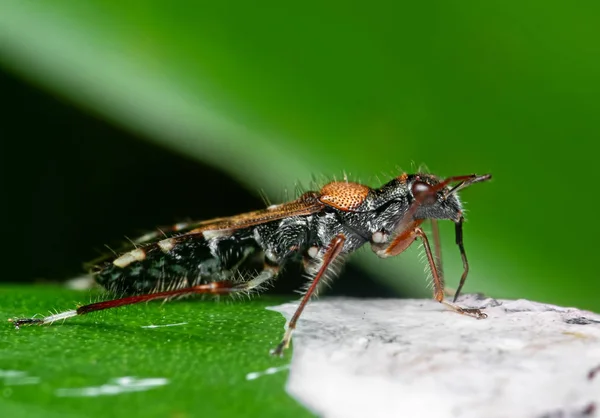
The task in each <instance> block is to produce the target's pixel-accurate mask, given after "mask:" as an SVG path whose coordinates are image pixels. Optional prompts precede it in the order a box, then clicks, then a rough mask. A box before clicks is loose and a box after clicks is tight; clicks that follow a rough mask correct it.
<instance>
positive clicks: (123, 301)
mask: <svg viewBox="0 0 600 418" xmlns="http://www.w3.org/2000/svg"><path fill="white" fill-rule="evenodd" d="M278 273H279V268H278V267H271V266H266V265H265V269H264V270H263V271H262V272H261V273H260V274H258V275H257V276H256V277H255V278H253V279H251V280H249V281H246V282H243V283H237V282H232V281H229V280H223V281H218V282H211V283H204V284H200V285H196V286H191V287H185V288H181V289H175V290H169V291H165V292H156V293H149V294H144V295H136V296H128V297H124V298H119V299H112V300H107V301H104V302H96V303H91V304H89V305H84V306H80V307H79V308H77V309H72V310H69V311H64V312H60V313H57V314H54V315H49V316H46V317H44V318H17V319H9V321H10V322H12V323H13V324H14V326H15V327H16V328H19V327H20V326H21V325H46V324H52V323H53V322H56V321H59V320H64V319H67V318H72V317H74V316H79V315H85V314H88V313H91V312H97V311H103V310H105V309H112V308H118V307H121V306H126V305H133V304H136V303H142V302H149V301H151V300H161V299H162V300H166V299H172V298H178V297H185V296H192V295H198V294H212V295H225V294H231V293H238V292H247V291H250V290H252V289H254V288H256V287H258V286H260V285H261V284H262V283H264V282H266V281H268V280H271V279H273V278H274V277H275V276H277V274H278Z"/></svg>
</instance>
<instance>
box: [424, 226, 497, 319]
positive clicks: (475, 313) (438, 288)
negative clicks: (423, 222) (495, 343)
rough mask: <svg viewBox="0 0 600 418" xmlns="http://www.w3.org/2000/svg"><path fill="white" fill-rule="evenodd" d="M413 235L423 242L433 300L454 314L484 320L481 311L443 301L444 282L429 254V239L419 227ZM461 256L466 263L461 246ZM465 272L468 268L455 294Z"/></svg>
mask: <svg viewBox="0 0 600 418" xmlns="http://www.w3.org/2000/svg"><path fill="white" fill-rule="evenodd" d="M414 234H415V237H419V238H421V240H422V241H423V248H425V254H427V260H428V261H429V267H430V269H431V274H432V276H433V286H434V297H435V299H436V300H437V301H438V302H440V303H443V304H444V305H446V306H447V307H449V308H450V309H452V310H453V311H456V312H458V313H460V314H464V315H469V316H472V317H474V318H477V319H483V318H486V317H487V315H486V314H484V313H483V312H481V310H479V309H475V308H461V307H460V306H458V305H456V304H455V303H451V302H448V301H446V300H444V280H443V278H442V277H441V276H440V275H439V272H438V269H437V266H436V264H435V260H434V258H433V254H432V252H431V247H430V246H429V239H428V238H427V235H426V234H425V232H424V231H423V230H422V229H421V228H420V227H419V228H416V229H415V231H414ZM461 236H462V235H461ZM457 240H458V239H457ZM461 254H463V261H464V262H466V256H464V248H462V246H461ZM467 266H468V265H467ZM467 272H468V268H467V269H466V270H465V272H464V273H463V276H462V278H461V284H460V286H459V288H458V290H457V293H456V294H458V292H459V291H460V289H461V287H462V285H463V283H464V279H466V274H467ZM455 299H456V298H455Z"/></svg>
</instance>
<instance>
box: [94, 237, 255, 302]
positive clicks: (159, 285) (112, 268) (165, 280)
mask: <svg viewBox="0 0 600 418" xmlns="http://www.w3.org/2000/svg"><path fill="white" fill-rule="evenodd" d="M214 240H218V241H217V242H215V241H214ZM256 246H257V245H256V242H255V241H253V240H248V239H243V237H240V234H236V235H232V236H230V237H225V238H212V239H210V240H206V239H205V238H204V237H203V236H202V235H201V234H194V235H182V236H179V237H173V238H166V239H163V240H161V241H158V242H155V243H152V244H148V245H145V246H143V247H139V248H136V249H134V250H132V251H129V252H127V253H124V254H122V255H121V256H119V257H117V258H115V259H114V260H112V261H110V262H107V263H106V264H105V265H104V266H102V267H100V269H99V270H98V271H97V272H96V276H95V279H96V282H97V283H98V284H99V285H101V286H103V287H104V288H105V289H107V290H109V291H112V292H115V293H119V294H123V295H135V294H142V293H153V292H159V291H165V290H173V289H177V288H182V287H190V286H195V285H198V284H201V283H207V282H215V281H220V280H225V279H229V278H230V277H231V275H232V269H234V268H236V267H238V264H240V263H243V261H244V258H245V257H246V256H247V255H248V253H250V252H252V251H254V250H255V249H256Z"/></svg>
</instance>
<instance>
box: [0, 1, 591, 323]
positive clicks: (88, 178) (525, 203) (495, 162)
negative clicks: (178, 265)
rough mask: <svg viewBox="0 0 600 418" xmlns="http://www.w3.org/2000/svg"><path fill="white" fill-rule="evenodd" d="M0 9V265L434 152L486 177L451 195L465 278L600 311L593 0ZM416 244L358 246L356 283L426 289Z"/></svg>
mask: <svg viewBox="0 0 600 418" xmlns="http://www.w3.org/2000/svg"><path fill="white" fill-rule="evenodd" d="M0 8H1V9H0V64H1V65H2V68H3V71H4V72H3V73H2V84H1V85H2V89H3V91H2V96H3V98H4V99H5V100H3V102H4V106H3V107H4V110H3V119H4V120H3V122H2V126H1V127H0V129H1V131H0V134H1V139H0V141H1V142H0V143H1V148H0V152H1V160H0V162H1V163H2V167H1V169H2V172H1V174H2V176H1V179H0V185H1V187H2V189H1V190H2V195H3V199H2V201H3V204H2V210H3V212H4V216H3V223H4V224H5V225H4V226H3V229H4V230H5V233H6V238H5V239H4V240H3V244H4V247H5V248H4V250H3V252H2V253H3V265H4V266H5V268H6V269H7V270H5V272H4V274H3V275H2V280H4V281H21V280H32V279H34V278H60V277H63V278H64V276H66V275H67V274H74V273H75V272H76V271H77V270H78V269H79V266H80V263H81V262H82V261H85V257H88V256H90V255H93V254H91V253H88V252H86V251H88V250H87V249H88V248H90V247H92V246H96V247H97V248H101V246H102V244H104V243H111V242H114V240H115V239H119V238H120V237H122V235H123V234H134V233H135V231H137V230H138V229H142V228H146V229H147V228H152V227H154V226H155V225H159V224H165V223H167V224H168V223H170V222H172V221H176V220H178V219H177V218H182V217H186V216H190V217H193V218H204V217H209V216H216V215H228V214H234V213H236V212H239V211H243V210H249V209H253V208H256V207H260V206H261V205H262V203H261V201H260V198H259V197H258V191H259V190H261V189H262V190H264V191H265V192H266V194H267V195H268V196H269V197H271V199H272V200H273V201H280V200H282V199H284V198H286V194H285V192H284V191H285V190H289V192H288V195H287V196H288V197H290V195H293V194H294V192H293V191H294V184H295V182H296V181H300V182H301V183H303V184H308V183H309V181H310V180H311V177H312V175H313V174H316V175H319V176H320V175H324V176H327V177H329V178H332V177H334V176H338V177H340V176H341V174H342V172H343V171H344V170H345V171H346V172H348V173H350V175H351V178H355V179H360V180H361V181H364V182H367V183H369V184H371V185H373V186H375V185H378V184H380V183H381V182H384V181H386V180H387V179H388V178H389V177H391V176H392V175H396V174H397V173H399V172H400V169H402V170H405V171H414V170H416V169H417V168H418V167H419V166H421V165H422V164H425V165H426V166H427V167H428V169H429V170H430V171H431V172H433V173H436V174H439V175H442V176H446V175H457V174H468V173H473V172H475V173H487V172H490V173H492V174H493V175H494V180H493V181H492V182H491V183H486V184H481V185H476V186H474V187H473V188H471V189H469V190H467V191H465V192H464V193H463V195H462V197H463V200H464V201H466V202H467V203H466V207H467V209H468V221H467V224H466V227H465V245H466V249H467V254H468V256H469V259H470V261H471V275H470V278H469V280H468V282H467V287H466V290H467V291H483V292H486V293H487V294H489V295H491V296H494V297H505V298H530V299H535V300H539V301H546V302H552V303H556V304H563V305H574V306H578V307H582V308H587V309H592V310H596V311H600V301H599V300H598V297H597V295H598V293H599V292H600V281H599V280H598V268H597V263H596V260H595V253H596V251H595V249H596V248H597V244H596V242H597V237H598V232H599V228H598V226H597V221H596V219H595V215H596V213H597V209H596V201H597V198H596V190H595V188H596V187H595V183H594V181H595V179H596V175H595V174H596V172H595V168H596V167H595V162H596V159H597V145H596V143H597V141H598V139H599V133H600V124H599V122H598V115H599V114H600V112H599V111H600V101H599V100H598V97H600V82H599V75H600V42H599V41H600V39H599V32H600V26H599V25H598V12H599V11H600V10H599V9H600V6H599V5H598V3H597V2H578V3H571V4H565V3H556V4H553V3H548V2H540V1H538V2H529V3H526V4H524V3H522V2H499V1H492V2H479V1H467V2H460V3H451V2H444V1H437V2H427V3H423V4H420V3H414V2H413V3H410V4H408V3H407V4H402V3H397V2H387V1H374V2H368V3H353V2H341V1H337V2H336V1H329V2H316V1H305V2H302V3H298V4H291V3H286V2H278V1H277V2H276V1H259V2H239V1H223V2H210V3H207V2H196V3H188V2H182V1H170V2H166V1H158V0H145V1H129V2H126V3H123V2H115V1H97V0H96V1H91V0H88V1H81V2H75V1H67V0H62V1H60V0H56V1H52V2H42V1H9V0H2V1H1V2H0ZM143 141H149V142H151V143H152V145H151V144H149V143H146V144H144V142H143ZM163 158H164V160H163ZM167 161H168V163H167ZM119 231H121V232H119ZM443 232H444V237H445V238H444V254H445V258H444V261H445V266H446V269H447V277H448V278H447V280H448V283H449V286H453V285H455V284H456V282H457V279H458V277H459V276H460V273H461V264H460V257H459V256H458V250H457V249H456V248H455V246H454V244H453V230H452V227H451V225H450V226H449V225H445V227H444V228H443ZM111 240H112V241H111ZM417 259H418V254H417V252H416V251H415V250H412V251H410V252H409V254H403V255H402V256H400V257H398V259H396V260H379V259H377V258H376V257H375V256H374V255H373V254H371V253H370V251H369V250H365V251H362V252H361V254H358V255H357V257H355V258H354V260H356V261H357V262H359V263H360V265H361V266H362V268H363V269H365V270H366V271H367V276H368V277H369V279H367V281H366V282H364V283H366V284H364V285H363V287H364V288H366V287H371V286H377V283H379V284H381V283H383V286H384V287H385V288H387V289H390V291H392V290H393V291H394V292H397V294H401V295H411V296H414V295H418V296H426V295H428V293H429V292H428V290H427V289H426V282H425V280H424V274H423V272H422V269H423V265H422V264H420V263H419V262H418V260H417ZM345 276H348V275H345ZM371 279H372V280H373V281H372V282H371V281H369V280H371ZM341 280H348V281H351V280H352V277H348V278H346V279H345V278H344V277H342V278H341ZM357 286H360V284H359V285H357ZM367 291H368V289H367V290H365V292H367ZM365 294H367V293H365Z"/></svg>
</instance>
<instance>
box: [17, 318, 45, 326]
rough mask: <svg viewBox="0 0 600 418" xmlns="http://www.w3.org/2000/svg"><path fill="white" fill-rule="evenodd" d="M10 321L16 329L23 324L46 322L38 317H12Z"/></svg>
mask: <svg viewBox="0 0 600 418" xmlns="http://www.w3.org/2000/svg"><path fill="white" fill-rule="evenodd" d="M8 322H12V324H13V325H14V327H15V329H19V328H20V327H21V325H41V324H43V323H44V321H43V320H42V319H37V318H10V319H9V320H8Z"/></svg>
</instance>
